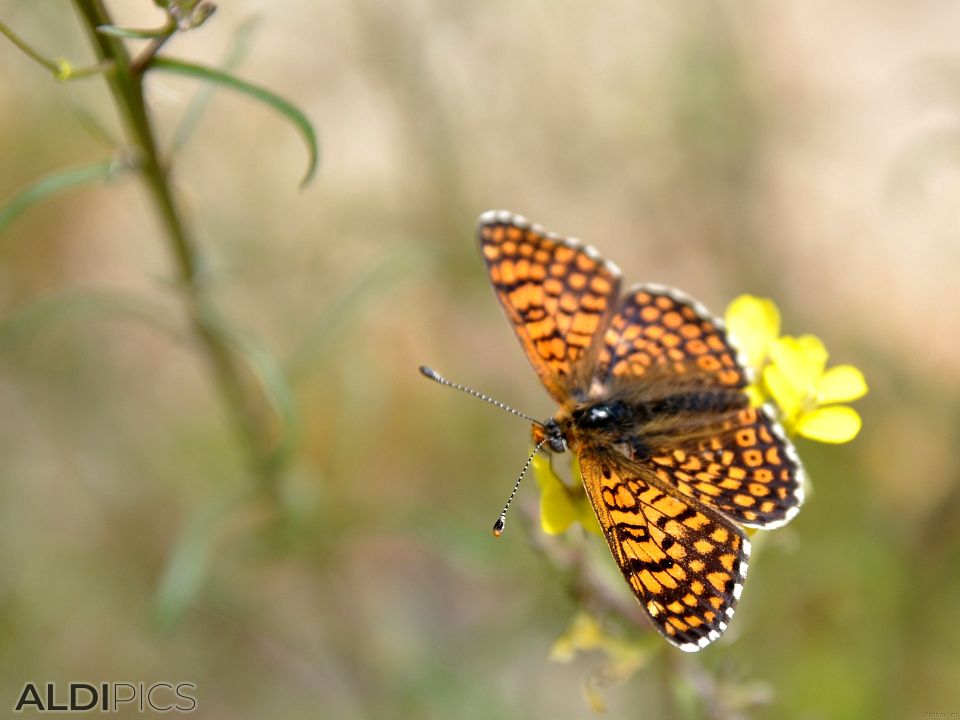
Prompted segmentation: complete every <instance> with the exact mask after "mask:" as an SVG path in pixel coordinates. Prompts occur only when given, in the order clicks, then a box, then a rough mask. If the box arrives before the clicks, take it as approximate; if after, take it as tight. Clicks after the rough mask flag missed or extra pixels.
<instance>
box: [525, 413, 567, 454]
mask: <svg viewBox="0 0 960 720" xmlns="http://www.w3.org/2000/svg"><path fill="white" fill-rule="evenodd" d="M543 440H546V441H547V442H546V444H547V445H549V446H550V449H551V450H552V451H553V452H556V453H562V452H564V451H565V450H566V449H567V438H566V434H565V433H564V430H563V425H561V424H560V423H559V422H557V420H556V419H555V418H550V419H549V420H547V421H546V422H545V423H543V424H539V423H537V424H536V425H534V426H533V441H534V442H535V443H540V442H541V441H543Z"/></svg>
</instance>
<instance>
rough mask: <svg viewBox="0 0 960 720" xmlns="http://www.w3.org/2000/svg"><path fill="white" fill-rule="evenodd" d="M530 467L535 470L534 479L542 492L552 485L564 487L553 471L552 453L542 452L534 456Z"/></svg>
mask: <svg viewBox="0 0 960 720" xmlns="http://www.w3.org/2000/svg"><path fill="white" fill-rule="evenodd" d="M530 450H531V451H532V450H533V448H530ZM530 467H531V468H532V469H533V477H534V479H535V480H536V481H537V487H539V488H540V492H543V491H544V490H546V489H547V488H548V487H550V486H551V485H563V481H562V480H561V479H560V478H559V477H557V474H556V473H555V472H554V471H553V462H552V461H551V456H550V453H546V452H542V453H537V454H536V455H534V456H533V461H532V462H531V463H530Z"/></svg>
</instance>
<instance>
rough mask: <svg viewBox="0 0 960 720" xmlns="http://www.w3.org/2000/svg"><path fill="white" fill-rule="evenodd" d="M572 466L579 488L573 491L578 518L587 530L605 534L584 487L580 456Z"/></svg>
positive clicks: (574, 480) (575, 481)
mask: <svg viewBox="0 0 960 720" xmlns="http://www.w3.org/2000/svg"><path fill="white" fill-rule="evenodd" d="M572 466H573V482H574V483H576V486H577V489H575V490H572V491H571V492H572V493H574V494H575V503H576V506H577V520H579V521H580V524H581V525H582V526H583V529H584V530H586V531H587V532H592V533H593V534H595V535H603V530H602V529H601V528H600V520H599V519H598V518H597V513H596V512H595V511H594V509H593V505H591V504H590V500H589V499H588V498H587V492H586V490H584V489H583V476H582V475H581V474H580V458H579V457H578V458H577V459H576V461H575V462H573V463H572Z"/></svg>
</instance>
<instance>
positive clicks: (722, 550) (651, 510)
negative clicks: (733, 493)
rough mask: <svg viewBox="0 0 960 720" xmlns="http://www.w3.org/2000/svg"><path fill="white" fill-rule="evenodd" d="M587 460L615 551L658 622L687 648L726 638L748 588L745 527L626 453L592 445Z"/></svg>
mask: <svg viewBox="0 0 960 720" xmlns="http://www.w3.org/2000/svg"><path fill="white" fill-rule="evenodd" d="M579 462H580V472H581V474H582V476H583V483H584V486H585V487H586V490H587V495H588V497H589V498H590V502H591V503H592V505H593V508H594V510H595V511H596V513H597V517H598V518H599V520H600V525H601V527H602V528H603V533H604V536H605V537H606V539H607V544H608V545H609V546H610V550H611V552H612V553H613V557H614V559H615V560H616V562H617V565H619V567H620V570H621V571H622V572H623V576H624V577H625V578H626V580H627V582H628V583H629V585H630V587H631V588H632V589H633V592H634V594H635V595H636V596H637V599H638V600H639V601H640V604H641V605H642V606H643V608H644V610H646V612H647V614H648V615H649V616H650V618H651V620H652V621H653V624H654V625H655V626H656V627H657V629H658V630H659V631H660V632H661V633H662V634H663V636H664V637H666V638H667V640H669V641H670V642H671V643H673V644H674V645H676V646H678V647H679V648H680V649H681V650H686V651H694V650H699V649H700V648H703V647H706V646H707V645H708V644H709V643H711V642H713V641H714V640H716V639H717V638H718V637H720V635H721V634H722V633H723V631H724V630H725V629H726V628H727V623H728V622H729V620H730V618H731V617H733V613H734V609H735V608H736V605H737V601H738V600H739V598H740V593H741V591H742V590H743V580H744V577H745V575H746V570H747V558H748V557H749V554H750V543H749V541H748V540H747V538H746V535H745V534H744V532H743V531H742V530H741V529H739V528H738V527H737V526H736V525H735V524H734V523H733V522H731V521H730V520H729V519H727V518H726V517H724V516H723V515H722V514H720V513H718V512H715V511H714V510H711V509H710V508H708V507H706V506H705V505H703V504H702V503H699V502H697V501H696V500H694V499H692V498H690V497H687V496H684V495H682V494H681V493H679V492H677V491H676V489H675V488H673V487H671V486H669V485H666V484H664V483H661V482H659V481H658V480H657V479H656V478H655V477H653V476H651V473H650V471H649V469H648V468H646V467H645V466H643V465H640V464H638V463H634V462H632V461H630V460H627V459H626V458H625V457H623V456H622V455H619V454H618V453H615V452H610V451H608V450H605V449H603V448H599V447H594V446H590V445H585V446H584V447H582V448H581V451H580V455H579Z"/></svg>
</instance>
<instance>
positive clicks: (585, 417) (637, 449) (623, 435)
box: [533, 389, 748, 461]
mask: <svg viewBox="0 0 960 720" xmlns="http://www.w3.org/2000/svg"><path fill="white" fill-rule="evenodd" d="M747 404H748V400H747V396H746V395H745V394H744V393H743V392H741V391H739V390H728V389H716V390H713V389H706V390H695V391H687V392H684V391H678V392H674V393H671V394H669V395H665V396H662V397H658V398H636V397H633V398H631V397H628V396H625V395H619V396H618V395H616V394H614V395H612V396H611V397H608V398H598V399H591V400H587V401H584V402H580V403H577V404H571V405H568V406H564V407H561V409H560V411H559V412H558V413H557V414H556V415H555V416H554V417H553V418H552V419H550V420H548V421H546V422H545V423H544V424H543V427H542V428H541V427H538V426H536V425H535V426H534V428H533V439H534V442H540V441H541V440H546V441H547V442H546V446H548V447H549V448H550V450H552V451H553V452H563V451H564V450H566V449H568V448H569V449H571V450H573V451H574V452H579V451H580V448H581V446H582V445H583V444H584V443H589V444H591V445H599V446H604V447H612V448H615V449H616V450H618V451H619V452H620V453H622V454H623V455H625V456H626V457H628V458H630V459H631V460H638V461H643V460H646V459H649V457H650V453H651V448H657V449H658V451H660V452H662V450H663V449H664V448H665V446H670V445H676V446H682V445H684V444H686V443H688V442H694V443H695V442H696V441H697V440H699V439H701V438H702V437H707V436H708V435H709V434H710V433H711V432H712V431H713V430H714V429H715V428H716V426H717V424H718V423H722V422H723V421H724V420H726V419H727V418H728V417H730V416H731V415H732V414H734V413H736V412H737V411H738V410H741V409H742V408H744V407H746V406H747Z"/></svg>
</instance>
